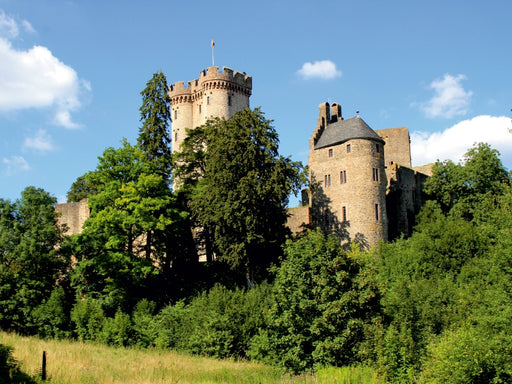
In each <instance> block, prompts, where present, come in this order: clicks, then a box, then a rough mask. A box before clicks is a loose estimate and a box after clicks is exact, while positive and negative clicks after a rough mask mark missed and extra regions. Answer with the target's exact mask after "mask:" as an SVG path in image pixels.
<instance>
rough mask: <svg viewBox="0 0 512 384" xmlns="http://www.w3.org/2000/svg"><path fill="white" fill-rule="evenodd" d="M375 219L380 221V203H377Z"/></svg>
mask: <svg viewBox="0 0 512 384" xmlns="http://www.w3.org/2000/svg"><path fill="white" fill-rule="evenodd" d="M375 220H377V221H379V204H375Z"/></svg>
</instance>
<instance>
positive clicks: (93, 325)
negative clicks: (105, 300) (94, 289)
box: [71, 297, 105, 341]
mask: <svg viewBox="0 0 512 384" xmlns="http://www.w3.org/2000/svg"><path fill="white" fill-rule="evenodd" d="M71 321H72V322H73V323H75V332H76V334H77V336H78V339H79V340H82V341H83V340H98V339H99V338H100V333H101V331H102V329H103V323H104V322H105V315H104V313H103V309H102V307H101V303H100V302H99V301H98V300H95V299H92V298H89V297H86V298H84V299H81V298H77V302H76V304H75V306H74V307H73V309H72V310H71Z"/></svg>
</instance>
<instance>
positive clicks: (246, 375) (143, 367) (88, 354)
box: [0, 332, 318, 384]
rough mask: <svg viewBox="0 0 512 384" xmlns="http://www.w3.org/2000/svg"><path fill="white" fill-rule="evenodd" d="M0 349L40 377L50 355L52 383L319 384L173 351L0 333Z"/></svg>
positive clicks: (251, 365) (264, 368)
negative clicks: (5, 348)
mask: <svg viewBox="0 0 512 384" xmlns="http://www.w3.org/2000/svg"><path fill="white" fill-rule="evenodd" d="M0 344H5V345H11V346H12V347H14V357H15V358H16V359H17V360H18V361H20V362H21V364H22V369H23V370H24V371H25V372H27V373H29V374H32V375H35V374H36V373H37V372H39V371H40V369H41V359H42V353H43V351H46V353H47V373H48V376H49V377H50V378H51V383H52V384H68V383H69V384H78V383H91V384H93V383H104V384H114V383H125V384H130V383H134V384H135V383H137V384H149V383H180V384H187V383H205V384H210V383H211V384H214V383H316V382H318V381H317V379H316V378H315V377H313V376H308V375H305V376H301V377H290V376H282V373H281V372H280V371H279V370H277V369H275V368H273V367H269V366H265V365H262V364H257V363H249V362H235V361H229V360H215V359H209V358H201V357H195V356H186V355H182V354H177V353H175V352H173V351H161V350H138V349H130V348H112V347H107V346H104V345H95V344H84V343H79V342H69V341H56V340H40V339H37V338H33V337H30V338H29V337H21V336H17V335H13V334H8V333H4V332H0Z"/></svg>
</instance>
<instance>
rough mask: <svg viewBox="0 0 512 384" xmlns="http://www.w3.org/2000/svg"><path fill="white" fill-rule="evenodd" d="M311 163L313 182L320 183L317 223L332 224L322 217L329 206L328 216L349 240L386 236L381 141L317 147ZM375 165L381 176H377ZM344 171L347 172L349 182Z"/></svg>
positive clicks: (315, 206) (315, 213)
mask: <svg viewBox="0 0 512 384" xmlns="http://www.w3.org/2000/svg"><path fill="white" fill-rule="evenodd" d="M347 145H350V152H347ZM377 145H379V146H380V148H379V151H377ZM330 151H332V153H330ZM309 167H310V176H311V179H312V183H313V184H316V186H317V187H318V190H317V191H315V192H314V196H313V202H312V203H313V204H312V206H313V221H314V222H315V224H316V223H318V222H320V223H319V224H320V226H323V225H325V224H327V225H329V226H331V225H332V223H325V220H326V218H325V217H323V216H325V215H326V212H325V210H326V209H328V210H329V211H330V212H331V213H332V218H330V219H329V220H335V221H336V222H338V223H339V224H340V226H341V227H342V228H343V230H344V231H346V232H347V234H348V236H349V238H350V240H355V239H359V240H362V241H363V242H364V243H366V244H367V245H369V246H372V245H375V244H376V243H378V241H379V240H387V237H388V235H387V228H388V227H387V224H388V223H387V213H386V186H387V179H386V176H385V172H384V156H383V148H382V143H378V142H376V141H373V140H367V139H352V140H349V141H346V142H344V143H342V144H339V145H335V146H331V147H326V148H321V149H316V150H313V151H310V155H309ZM374 169H376V170H377V171H376V172H377V173H378V180H374ZM342 172H344V175H345V174H346V182H345V180H344V179H342V176H341V174H342ZM343 177H344V176H343ZM329 180H330V183H329ZM376 205H377V206H376ZM343 207H345V217H344V214H343V211H344V210H343ZM376 209H377V213H376ZM344 218H345V219H346V220H344Z"/></svg>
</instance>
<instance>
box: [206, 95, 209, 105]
mask: <svg viewBox="0 0 512 384" xmlns="http://www.w3.org/2000/svg"><path fill="white" fill-rule="evenodd" d="M206 104H208V105H210V96H206Z"/></svg>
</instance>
